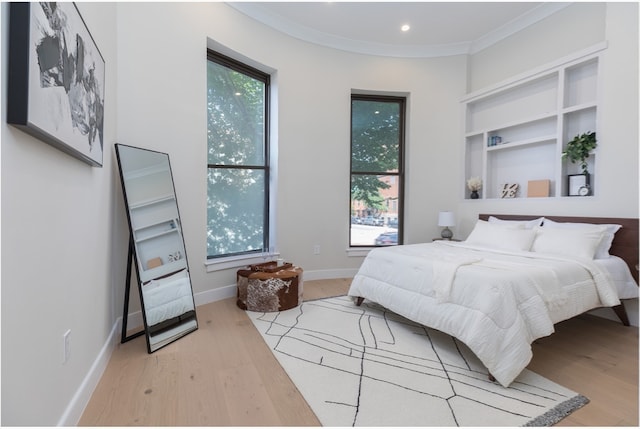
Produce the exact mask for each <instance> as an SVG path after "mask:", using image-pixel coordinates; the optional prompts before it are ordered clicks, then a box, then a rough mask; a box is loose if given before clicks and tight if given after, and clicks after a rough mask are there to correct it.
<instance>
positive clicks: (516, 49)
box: [458, 3, 639, 237]
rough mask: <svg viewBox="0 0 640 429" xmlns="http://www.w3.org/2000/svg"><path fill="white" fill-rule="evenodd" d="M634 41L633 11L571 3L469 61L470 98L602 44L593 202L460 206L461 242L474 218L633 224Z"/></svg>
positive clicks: (635, 150)
mask: <svg viewBox="0 0 640 429" xmlns="http://www.w3.org/2000/svg"><path fill="white" fill-rule="evenodd" d="M637 36H638V4H637V3H576V4H573V5H571V6H569V7H567V8H565V9H562V10H561V11H560V12H558V13H556V14H554V15H552V16H550V17H548V18H546V19H544V20H542V21H541V22H539V23H537V24H535V25H534V26H531V27H529V28H528V29H525V30H523V31H522V32H520V33H518V34H516V35H514V36H512V37H510V38H509V39H507V40H504V41H502V42H500V43H498V44H496V45H494V46H491V47H489V48H487V49H485V50H484V51H482V52H479V53H478V54H476V55H473V56H472V57H471V58H470V59H469V74H470V76H471V77H470V79H469V81H470V83H471V86H470V90H471V91H476V90H478V89H481V88H482V87H485V86H491V85H493V84H496V83H499V82H501V81H503V80H505V79H507V78H509V77H510V76H513V75H519V74H521V73H524V72H526V71H527V70H530V69H533V68H536V67H537V66H541V65H543V64H546V63H550V62H553V61H555V60H557V59H560V58H562V57H564V56H566V55H568V54H570V53H572V52H577V51H580V50H582V49H585V48H588V47H590V46H593V45H595V44H597V43H599V42H602V41H607V43H608V48H607V49H606V51H605V57H604V61H603V62H604V70H603V79H602V88H601V89H602V91H601V96H602V115H601V122H600V124H599V125H598V128H599V129H598V140H599V142H598V149H597V150H598V165H597V168H598V173H599V174H598V194H597V195H596V196H594V197H590V198H586V199H582V198H550V199H541V200H538V199H535V200H531V199H528V200H527V199H514V200H464V201H460V202H459V205H458V216H459V218H460V224H459V227H458V232H459V233H460V235H462V236H463V237H464V236H466V234H468V233H469V232H470V231H471V228H472V227H473V225H474V223H475V220H476V219H477V215H478V213H514V214H541V215H544V214H548V215H566V216H572V215H575V216H603V217H609V216H610V217H638V192H639V190H638V37H637ZM505 70H506V71H505ZM620 186H623V189H624V191H621V188H620Z"/></svg>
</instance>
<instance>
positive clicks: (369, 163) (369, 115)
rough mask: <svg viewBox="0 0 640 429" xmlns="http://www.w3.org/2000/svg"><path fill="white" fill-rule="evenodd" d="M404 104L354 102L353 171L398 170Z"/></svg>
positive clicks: (371, 101)
mask: <svg viewBox="0 0 640 429" xmlns="http://www.w3.org/2000/svg"><path fill="white" fill-rule="evenodd" d="M399 159H400V103H398V102H397V101H393V102H388V101H374V100H352V101H351V171H354V172H357V171H362V172H380V173H383V172H389V171H398V162H399Z"/></svg>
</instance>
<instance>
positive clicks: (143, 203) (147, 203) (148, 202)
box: [129, 195, 174, 210]
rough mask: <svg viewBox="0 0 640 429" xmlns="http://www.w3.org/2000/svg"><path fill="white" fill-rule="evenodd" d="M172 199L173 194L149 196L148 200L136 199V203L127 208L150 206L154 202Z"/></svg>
mask: <svg viewBox="0 0 640 429" xmlns="http://www.w3.org/2000/svg"><path fill="white" fill-rule="evenodd" d="M172 200H174V197H173V195H163V196H160V197H156V198H151V199H148V200H143V201H138V202H137V203H132V204H131V205H130V206H129V208H130V209H131V210H135V209H141V208H144V207H148V206H152V205H154V204H160V203H164V202H167V201H172Z"/></svg>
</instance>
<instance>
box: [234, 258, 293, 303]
mask: <svg viewBox="0 0 640 429" xmlns="http://www.w3.org/2000/svg"><path fill="white" fill-rule="evenodd" d="M236 280H237V284H238V300H237V301H236V303H237V305H238V307H240V308H241V309H243V310H249V311H261V312H272V311H283V310H288V309H290V308H294V307H296V306H298V305H300V303H302V289H303V287H302V268H300V267H294V266H293V265H292V264H289V263H286V264H284V265H282V266H277V264H276V262H267V263H264V264H256V265H251V266H249V268H248V269H243V270H238V273H237V276H236Z"/></svg>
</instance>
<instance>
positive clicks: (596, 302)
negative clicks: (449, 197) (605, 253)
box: [349, 241, 620, 386]
mask: <svg viewBox="0 0 640 429" xmlns="http://www.w3.org/2000/svg"><path fill="white" fill-rule="evenodd" d="M349 295H350V296H353V297H363V298H366V299H368V300H371V301H373V302H377V303H378V304H380V305H382V306H384V307H386V308H388V309H389V310H391V311H393V312H395V313H397V314H400V315H402V316H404V317H406V318H408V319H410V320H413V321H416V322H419V323H421V324H423V325H425V326H429V327H432V328H435V329H438V330H440V331H442V332H445V333H447V334H449V335H452V336H454V337H456V338H458V339H459V340H461V341H463V342H464V343H465V344H466V345H467V346H468V347H469V348H470V349H471V350H472V351H473V352H474V353H475V354H476V355H477V356H478V358H479V359H480V360H481V361H482V362H483V364H484V365H485V366H486V367H487V369H488V371H489V372H490V373H491V374H492V375H493V376H494V377H495V378H496V380H497V381H498V382H500V384H502V385H503V386H508V385H509V384H511V382H512V381H513V380H514V379H515V378H516V377H517V376H518V375H519V374H520V372H521V371H522V370H523V369H524V368H525V367H526V366H527V364H528V363H529V361H530V360H531V358H532V351H531V343H532V342H533V340H535V339H536V338H540V337H544V336H547V335H550V334H551V333H553V331H554V328H553V325H554V323H557V322H560V321H562V320H565V319H568V318H570V317H573V316H575V315H578V314H581V313H583V312H585V311H587V310H590V309H592V308H596V307H602V306H607V307H608V306H614V305H618V304H620V300H619V299H618V293H617V291H616V288H615V286H614V285H613V283H612V282H611V281H610V279H609V275H608V274H607V272H606V271H604V270H602V269H601V268H600V267H599V266H598V265H596V264H594V263H593V262H592V261H589V260H578V259H571V258H567V257H558V256H554V255H545V254H539V253H533V252H510V251H494V250H489V249H484V248H480V247H472V246H469V245H466V244H464V243H455V242H445V241H437V242H433V243H425V244H413V245H404V246H393V247H384V248H376V249H373V250H372V251H371V252H369V255H368V256H367V257H366V258H365V260H364V262H363V264H362V266H361V267H360V270H359V271H358V273H357V274H356V276H355V277H354V279H353V281H352V283H351V287H350V289H349Z"/></svg>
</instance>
